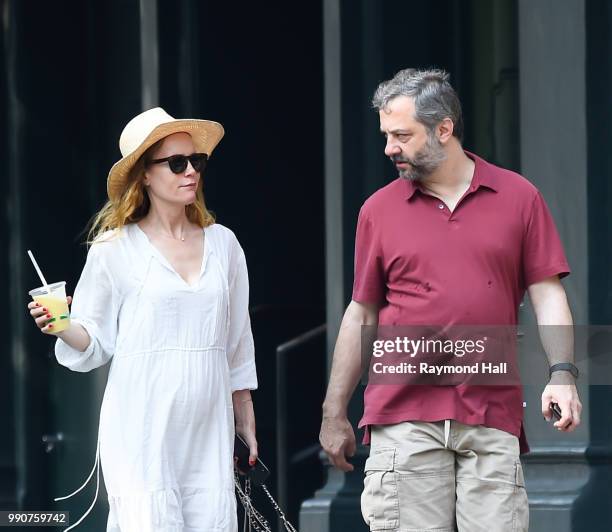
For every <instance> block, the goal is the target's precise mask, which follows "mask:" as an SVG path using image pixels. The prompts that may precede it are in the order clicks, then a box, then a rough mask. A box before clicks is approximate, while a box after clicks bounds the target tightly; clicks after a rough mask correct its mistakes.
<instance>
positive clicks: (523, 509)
mask: <svg viewBox="0 0 612 532" xmlns="http://www.w3.org/2000/svg"><path fill="white" fill-rule="evenodd" d="M514 484H515V485H514V512H513V516H512V530H513V531H514V532H527V531H528V530H529V501H528V500H527V490H526V489H525V477H524V475H523V464H521V461H520V460H517V461H516V463H515V464H514Z"/></svg>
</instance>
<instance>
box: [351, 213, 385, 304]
mask: <svg viewBox="0 0 612 532" xmlns="http://www.w3.org/2000/svg"><path fill="white" fill-rule="evenodd" d="M385 287H386V284H385V276H384V270H383V257H382V252H381V249H380V241H379V239H378V238H376V234H375V230H374V226H373V224H372V221H371V219H370V216H369V214H368V212H367V211H366V209H365V206H364V207H362V208H361V210H360V211H359V219H358V220H357V234H356V236H355V277H354V280H353V296H352V299H353V301H357V302H360V303H376V304H381V303H383V302H384V300H385Z"/></svg>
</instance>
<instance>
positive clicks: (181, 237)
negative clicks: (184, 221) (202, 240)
mask: <svg viewBox="0 0 612 532" xmlns="http://www.w3.org/2000/svg"><path fill="white" fill-rule="evenodd" d="M184 229H185V228H184V227H183V226H182V225H181V236H180V238H176V237H175V236H174V235H167V234H165V233H161V232H160V231H156V230H155V229H153V232H154V233H156V234H158V235H160V236H165V237H166V238H171V239H172V240H180V241H181V242H185V235H184ZM149 231H151V228H149Z"/></svg>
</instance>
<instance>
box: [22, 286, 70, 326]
mask: <svg viewBox="0 0 612 532" xmlns="http://www.w3.org/2000/svg"><path fill="white" fill-rule="evenodd" d="M49 288H50V290H51V293H50V294H49V293H48V292H47V290H46V289H45V288H44V287H42V288H36V289H35V290H31V291H30V295H31V296H32V299H33V300H34V301H36V302H37V303H39V304H40V305H41V306H42V307H45V308H46V309H47V310H48V314H51V319H49V321H48V322H47V324H48V325H49V324H51V325H53V329H51V330H52V332H54V333H56V332H60V331H65V330H66V329H67V328H68V327H70V311H69V310H68V302H67V301H66V283H65V282H63V281H62V282H61V283H54V284H50V285H49Z"/></svg>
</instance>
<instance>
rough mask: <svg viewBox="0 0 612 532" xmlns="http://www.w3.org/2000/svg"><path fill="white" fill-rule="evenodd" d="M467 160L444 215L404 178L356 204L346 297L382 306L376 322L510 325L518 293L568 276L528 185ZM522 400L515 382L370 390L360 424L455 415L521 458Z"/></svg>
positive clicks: (541, 205)
mask: <svg viewBox="0 0 612 532" xmlns="http://www.w3.org/2000/svg"><path fill="white" fill-rule="evenodd" d="M466 155H467V156H468V157H470V158H471V159H473V160H474V162H475V169H474V176H473V178H472V182H471V185H470V188H469V189H468V190H467V191H466V193H465V194H464V196H463V197H462V198H461V200H460V201H459V202H458V203H457V206H456V208H455V210H454V211H453V212H452V213H451V212H450V210H449V209H448V208H447V207H446V205H445V204H444V203H443V202H442V201H441V200H440V199H438V198H436V197H434V196H431V195H429V194H427V193H426V192H425V191H424V190H423V189H421V188H420V187H419V185H418V183H414V182H411V181H409V180H407V179H404V178H398V179H396V180H395V181H393V182H391V183H390V184H388V185H387V186H385V187H383V188H382V189H380V190H378V191H377V192H375V193H374V194H373V195H372V196H371V197H370V198H368V200H367V201H366V202H365V203H364V205H363V206H362V208H361V211H360V213H359V220H358V223H357V236H356V242H355V279H354V285H353V296H352V298H353V300H354V301H358V302H362V303H377V304H379V305H381V309H380V313H379V324H380V325H439V326H452V325H516V323H517V319H518V308H519V304H520V302H521V300H522V299H523V296H524V293H525V290H526V289H527V287H529V286H530V285H531V284H533V283H537V282H539V281H542V280H544V279H546V278H547V277H551V276H554V275H559V276H560V277H564V276H565V275H567V274H568V273H569V271H570V269H569V266H568V263H567V260H566V258H565V254H564V252H563V246H562V245H561V241H560V239H559V235H558V233H557V230H556V228H555V224H554V221H553V219H552V216H551V214H550V212H549V210H548V208H547V206H546V203H545V202H544V199H543V198H542V195H541V194H540V192H539V191H538V190H537V189H536V187H535V186H533V185H532V184H531V183H530V182H529V181H527V180H526V179H525V178H523V177H521V176H520V175H518V174H516V173H514V172H511V171H509V170H505V169H503V168H499V167H497V166H494V165H492V164H490V163H488V162H487V161H485V160H484V159H481V158H480V157H477V156H476V155H473V154H471V153H469V152H466ZM522 404H523V398H522V388H521V386H473V385H472V386H470V385H458V386H419V385H413V386H409V385H392V384H377V385H374V384H370V385H368V386H367V388H366V391H365V407H364V415H363V418H362V419H361V421H360V422H359V426H360V427H363V426H366V427H367V426H368V425H377V424H393V423H399V422H402V421H441V420H444V419H454V420H457V421H459V422H462V423H465V424H469V425H484V426H487V427H493V428H497V429H500V430H504V431H506V432H509V433H511V434H514V435H516V436H517V437H520V439H521V450H522V451H523V452H526V451H527V450H528V447H527V443H526V440H525V438H524V432H523V430H522V420H523V406H522ZM364 443H369V431H368V430H366V434H365V437H364Z"/></svg>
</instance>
